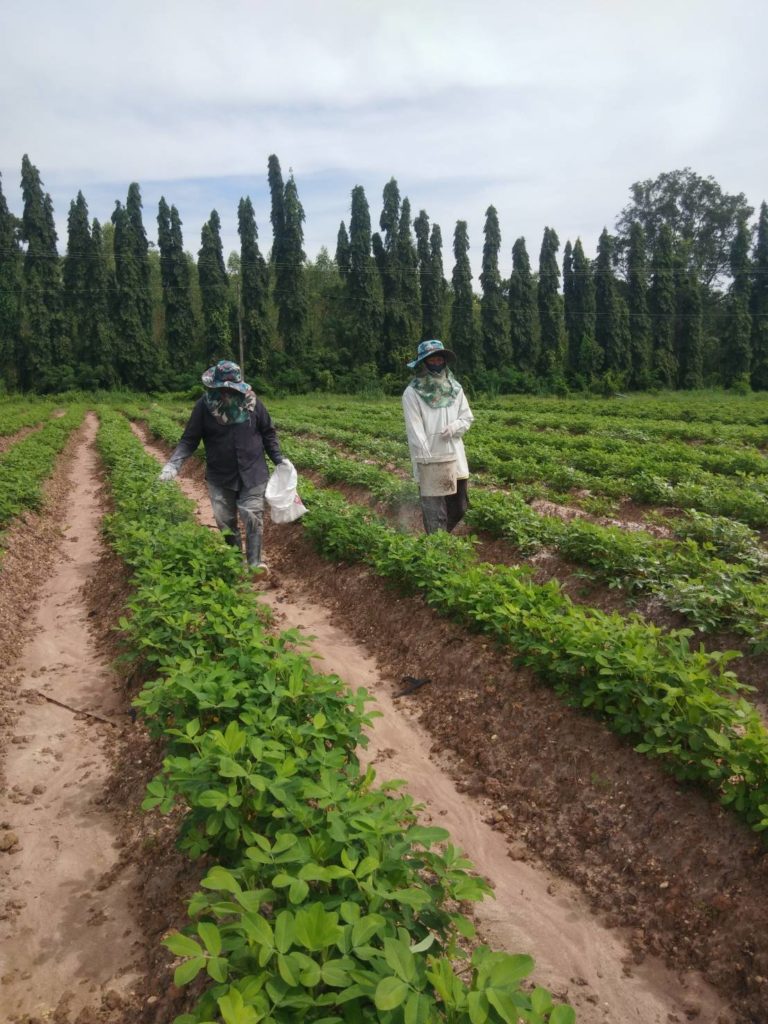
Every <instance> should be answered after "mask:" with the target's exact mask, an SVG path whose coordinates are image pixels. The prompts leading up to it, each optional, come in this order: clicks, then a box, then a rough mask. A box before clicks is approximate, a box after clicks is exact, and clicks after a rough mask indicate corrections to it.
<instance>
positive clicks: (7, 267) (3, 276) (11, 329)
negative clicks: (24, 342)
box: [0, 179, 24, 388]
mask: <svg viewBox="0 0 768 1024" xmlns="http://www.w3.org/2000/svg"><path fill="white" fill-rule="evenodd" d="M20 227H21V225H20V224H19V222H18V220H17V219H16V217H14V216H13V214H12V213H11V212H10V210H9V209H8V204H7V203H6V201H5V196H4V195H3V189H2V180H1V179H0V388H1V387H2V385H3V384H4V385H5V386H6V387H9V388H15V387H17V385H18V383H19V366H18V354H19V353H18V347H19V331H20V328H21V304H20V297H21V282H22V271H23V265H24V263H23V257H22V252H21V245H20V244H19V230H20Z"/></svg>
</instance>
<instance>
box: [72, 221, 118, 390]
mask: <svg viewBox="0 0 768 1024" xmlns="http://www.w3.org/2000/svg"><path fill="white" fill-rule="evenodd" d="M89 267H90V272H89V274H88V278H87V281H86V296H87V302H88V306H89V309H90V316H89V318H88V329H87V331H86V332H85V334H84V336H83V339H82V340H83V356H84V361H83V365H81V367H80V369H79V371H78V384H79V386H80V387H81V388H83V389H84V390H86V391H88V390H92V389H94V388H97V387H105V388H108V387H113V386H114V385H115V384H116V383H117V370H116V367H115V348H116V346H115V333H114V327H113V324H112V317H111V314H110V286H111V279H110V271H109V269H108V265H107V253H106V247H105V244H104V236H103V232H102V229H101V224H100V223H99V221H98V220H96V219H94V221H93V223H92V225H91V244H90V258H89Z"/></svg>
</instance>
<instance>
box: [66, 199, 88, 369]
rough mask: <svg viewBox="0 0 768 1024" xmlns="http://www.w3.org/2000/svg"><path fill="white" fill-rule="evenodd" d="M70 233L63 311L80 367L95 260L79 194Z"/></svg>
mask: <svg viewBox="0 0 768 1024" xmlns="http://www.w3.org/2000/svg"><path fill="white" fill-rule="evenodd" d="M67 229H68V233H67V254H66V256H65V257H64V267H63V271H62V276H63V283H64V290H63V307H64V313H65V316H66V319H67V328H68V330H69V336H70V339H71V341H72V356H73V360H74V363H75V365H78V364H81V363H83V362H85V358H84V350H85V348H86V342H85V336H86V335H87V333H88V319H89V307H88V294H87V281H88V275H89V272H90V265H89V264H90V259H91V224H90V220H89V218H88V205H87V203H86V201H85V197H84V196H83V193H82V192H78V193H77V199H73V200H72V202H71V203H70V205H69V217H68V218H67Z"/></svg>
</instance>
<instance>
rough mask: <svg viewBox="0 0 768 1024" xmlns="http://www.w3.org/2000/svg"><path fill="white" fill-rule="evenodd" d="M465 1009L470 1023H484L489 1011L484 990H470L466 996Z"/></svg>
mask: <svg viewBox="0 0 768 1024" xmlns="http://www.w3.org/2000/svg"><path fill="white" fill-rule="evenodd" d="M467 1009H468V1010H469V1019H470V1020H471V1021H472V1024H485V1022H486V1020H488V1014H489V1013H490V1006H489V1004H488V998H487V996H486V994H485V992H470V993H469V994H468V996H467Z"/></svg>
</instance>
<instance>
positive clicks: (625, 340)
mask: <svg viewBox="0 0 768 1024" xmlns="http://www.w3.org/2000/svg"><path fill="white" fill-rule="evenodd" d="M623 305H624V300H623V299H622V298H621V296H620V295H619V290H618V287H617V283H616V278H615V277H614V273H613V242H612V239H611V236H610V235H609V234H608V231H607V229H606V228H603V231H602V234H601V235H600V239H599V241H598V243H597V259H596V261H595V340H596V341H597V344H598V346H599V348H600V350H601V351H602V353H603V367H604V369H605V371H606V372H608V373H611V374H613V375H614V376H615V377H616V378H617V379H618V380H625V379H626V377H627V375H628V372H629V337H628V332H627V329H626V328H627V326H628V325H627V317H626V310H622V308H621V307H622V306H623Z"/></svg>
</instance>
